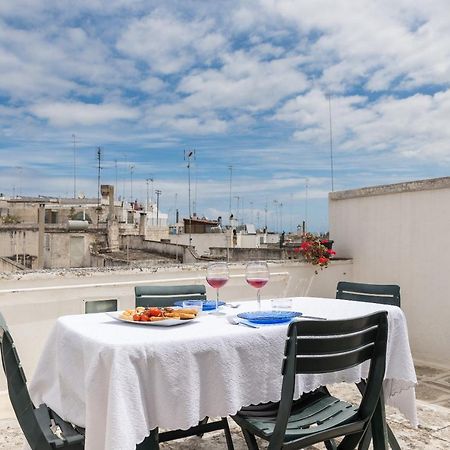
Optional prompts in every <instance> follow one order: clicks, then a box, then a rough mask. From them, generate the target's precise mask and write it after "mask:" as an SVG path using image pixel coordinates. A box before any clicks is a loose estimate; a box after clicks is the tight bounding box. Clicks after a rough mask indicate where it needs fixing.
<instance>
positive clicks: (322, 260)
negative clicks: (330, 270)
mask: <svg viewBox="0 0 450 450" xmlns="http://www.w3.org/2000/svg"><path fill="white" fill-rule="evenodd" d="M317 262H318V263H319V264H320V265H321V266H322V265H323V264H327V263H328V258H325V256H321V257H320V258H319V259H318V260H317Z"/></svg>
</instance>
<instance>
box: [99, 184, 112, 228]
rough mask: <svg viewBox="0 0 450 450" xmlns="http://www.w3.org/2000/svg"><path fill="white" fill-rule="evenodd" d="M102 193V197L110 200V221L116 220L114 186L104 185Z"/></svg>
mask: <svg viewBox="0 0 450 450" xmlns="http://www.w3.org/2000/svg"><path fill="white" fill-rule="evenodd" d="M101 192H102V197H107V198H108V200H109V207H108V208H109V211H108V220H114V219H115V218H116V215H115V214H114V186H113V185H111V184H102V186H101Z"/></svg>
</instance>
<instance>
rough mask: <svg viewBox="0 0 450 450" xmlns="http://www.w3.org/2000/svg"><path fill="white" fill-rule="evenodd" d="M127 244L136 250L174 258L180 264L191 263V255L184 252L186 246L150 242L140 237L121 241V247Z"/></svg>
mask: <svg viewBox="0 0 450 450" xmlns="http://www.w3.org/2000/svg"><path fill="white" fill-rule="evenodd" d="M127 242H128V243H129V245H130V247H131V248H133V249H136V250H146V251H149V252H153V253H157V254H159V255H163V256H167V257H169V258H174V259H175V260H176V261H180V262H192V258H191V254H190V253H189V252H187V251H186V246H184V245H177V244H172V243H170V242H160V241H150V240H146V239H143V238H142V237H141V236H129V237H125V238H124V239H123V246H125V245H126V243H127Z"/></svg>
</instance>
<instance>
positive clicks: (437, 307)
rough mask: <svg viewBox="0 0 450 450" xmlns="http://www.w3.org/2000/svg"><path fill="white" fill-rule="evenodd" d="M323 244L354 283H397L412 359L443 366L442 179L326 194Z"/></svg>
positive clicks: (446, 242) (445, 181) (448, 206)
mask: <svg viewBox="0 0 450 450" xmlns="http://www.w3.org/2000/svg"><path fill="white" fill-rule="evenodd" d="M329 199H330V202H329V220H330V238H331V239H333V240H334V248H335V249H336V251H337V253H338V255H339V256H343V257H350V258H353V261H354V271H353V275H354V281H359V282H366V283H380V284H389V283H395V284H399V285H400V288H401V301H402V309H403V310H404V312H405V314H406V316H407V319H408V326H409V334H410V343H411V347H412V351H413V354H414V357H415V358H416V359H419V360H423V361H424V362H429V363H434V364H444V365H447V366H448V365H449V364H450V363H449V362H450V345H449V342H450V327H449V323H450V308H449V292H450V277H449V264H448V261H447V256H446V253H447V249H448V248H450V177H447V178H439V179H435V180H425V181H418V182H413V183H401V184H396V185H389V186H379V187H374V188H365V189H360V190H352V191H344V192H335V193H332V194H330V197H329Z"/></svg>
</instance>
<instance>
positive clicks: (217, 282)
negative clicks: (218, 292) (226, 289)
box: [206, 278, 228, 289]
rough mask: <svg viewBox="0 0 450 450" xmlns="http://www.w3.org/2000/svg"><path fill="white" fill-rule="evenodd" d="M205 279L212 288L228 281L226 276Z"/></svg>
mask: <svg viewBox="0 0 450 450" xmlns="http://www.w3.org/2000/svg"><path fill="white" fill-rule="evenodd" d="M206 281H207V282H208V284H209V285H210V286H211V287H213V288H214V289H220V288H221V287H222V286H224V285H225V283H226V282H227V281H228V278H206Z"/></svg>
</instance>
